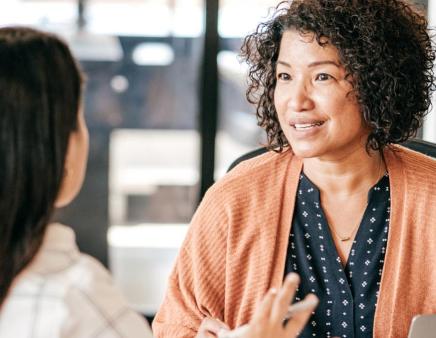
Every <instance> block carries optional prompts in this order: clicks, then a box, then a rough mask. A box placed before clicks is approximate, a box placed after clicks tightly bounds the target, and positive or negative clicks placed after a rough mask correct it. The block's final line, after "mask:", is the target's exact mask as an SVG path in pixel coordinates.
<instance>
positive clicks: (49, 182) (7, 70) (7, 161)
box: [0, 27, 82, 306]
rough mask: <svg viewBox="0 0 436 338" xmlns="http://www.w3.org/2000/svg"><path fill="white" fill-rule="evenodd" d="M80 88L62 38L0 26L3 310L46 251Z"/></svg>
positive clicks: (0, 279)
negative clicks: (28, 268) (17, 284)
mask: <svg viewBox="0 0 436 338" xmlns="http://www.w3.org/2000/svg"><path fill="white" fill-rule="evenodd" d="M81 91H82V75H81V71H80V68H79V67H78V65H77V63H76V62H75V60H74V58H73V57H72V55H71V52H70V50H69V48H68V46H67V45H66V44H65V43H64V42H62V41H61V40H60V39H59V38H58V37H56V36H55V35H53V34H49V33H44V32H41V31H37V30H34V29H30V28H24V27H7V28H1V29H0V154H1V156H0V177H1V180H2V182H1V184H0V220H1V221H0V222H1V223H0V306H1V305H2V304H3V303H4V300H5V298H6V296H7V293H8V290H9V288H10V286H11V284H12V281H13V279H14V278H15V277H16V276H17V275H18V273H20V272H21V271H22V270H23V268H25V267H26V266H27V265H28V264H29V262H30V261H31V260H32V258H33V257H34V256H35V254H36V252H37V251H38V249H39V247H40V246H41V243H42V239H43V236H44V232H45V229H46V227H47V224H48V222H49V220H50V217H51V215H52V212H53V210H54V203H55V200H56V197H57V195H58V192H59V189H60V186H61V182H62V178H63V174H64V161H65V155H66V152H67V146H68V140H69V136H70V134H71V132H72V131H74V130H76V128H77V118H78V111H79V108H80V101H81Z"/></svg>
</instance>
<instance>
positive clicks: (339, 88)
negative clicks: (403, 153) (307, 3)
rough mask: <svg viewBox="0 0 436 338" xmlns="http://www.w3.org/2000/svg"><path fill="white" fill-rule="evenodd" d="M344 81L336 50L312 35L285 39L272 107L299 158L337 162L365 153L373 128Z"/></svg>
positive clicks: (292, 32)
mask: <svg viewBox="0 0 436 338" xmlns="http://www.w3.org/2000/svg"><path fill="white" fill-rule="evenodd" d="M345 76H346V71H345V69H344V67H343V66H342V65H341V64H340V61H339V55H338V52H337V49H336V48H335V47H333V46H332V45H329V44H328V45H326V46H324V47H322V46H320V45H319V44H318V42H317V41H316V39H314V35H313V34H305V35H301V34H300V33H299V32H297V31H295V30H289V31H286V32H285V33H284V34H283V37H282V40H281V44H280V52H279V57H278V61H277V70H276V79H277V84H276V88H275V92H274V104H275V107H276V110H277V114H278V118H279V122H280V126H281V128H282V130H283V132H284V134H285V136H286V138H287V140H288V141H289V143H290V145H291V147H292V150H293V152H294V153H295V154H296V155H297V156H299V157H302V158H312V157H316V158H320V159H326V160H335V159H341V158H344V157H345V156H347V155H349V154H351V153H352V152H354V151H357V150H361V149H362V148H365V145H366V140H367V137H368V134H369V129H368V128H366V127H365V126H364V123H363V118H362V114H361V113H360V109H359V105H358V103H357V100H356V97H355V96H354V95H353V94H352V93H350V91H351V90H352V89H353V88H352V85H351V83H350V82H349V81H348V79H346V78H345Z"/></svg>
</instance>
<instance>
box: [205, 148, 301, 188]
mask: <svg viewBox="0 0 436 338" xmlns="http://www.w3.org/2000/svg"><path fill="white" fill-rule="evenodd" d="M293 158H294V156H293V153H292V152H291V151H290V150H289V149H286V150H284V151H283V152H280V153H277V152H274V151H267V152H265V153H263V154H261V155H258V156H255V157H253V158H250V159H247V160H244V161H242V162H240V163H239V164H238V165H236V166H235V167H234V168H233V169H231V170H230V171H229V172H228V173H227V174H226V175H224V177H222V178H221V179H219V180H218V181H217V182H216V183H215V184H214V185H213V186H212V187H211V189H210V191H211V192H212V193H219V194H224V195H228V194H229V193H231V194H233V193H236V194H237V193H243V194H246V193H249V192H255V191H256V190H257V189H256V188H259V187H262V186H273V185H274V183H275V182H280V181H281V180H283V178H284V176H285V174H286V168H287V167H288V165H289V163H290V162H291V161H292V159H293Z"/></svg>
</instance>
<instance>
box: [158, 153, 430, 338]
mask: <svg viewBox="0 0 436 338" xmlns="http://www.w3.org/2000/svg"><path fill="white" fill-rule="evenodd" d="M384 155H385V160H386V165H387V169H388V172H389V176H390V189H391V219H390V228H389V237H388V243H387V250H386V256H385V264H384V269H383V274H382V279H381V286H380V294H379V300H378V305H377V309H376V313H375V321H374V337H376V338H403V337H406V336H407V332H408V328H409V325H410V322H411V319H412V317H413V316H414V315H416V314H423V313H427V314H428V313H436V161H435V160H433V159H431V158H429V157H427V156H424V155H422V154H419V153H416V152H413V151H411V150H407V149H406V148H403V147H401V146H392V147H390V148H386V150H385V152H384ZM301 169H302V161H301V159H299V158H297V157H296V156H293V154H292V153H291V151H286V152H284V153H281V154H276V153H274V152H269V153H266V154H264V155H261V156H258V157H256V158H254V159H251V160H248V161H245V162H243V163H241V164H240V165H238V166H237V167H236V168H235V169H233V170H232V171H231V172H230V173H229V174H227V175H226V176H225V177H224V178H223V179H222V180H220V181H218V182H217V183H216V184H215V185H214V186H213V187H212V188H211V189H209V191H208V193H207V194H206V196H205V198H204V199H203V201H202V203H201V205H200V206H199V208H198V210H197V211H196V213H195V215H194V217H193V219H192V223H191V226H190V229H189V231H188V235H187V237H186V239H185V241H184V243H183V245H182V248H181V249H180V252H179V256H178V258H177V261H176V263H175V266H174V269H173V271H172V274H171V276H170V278H169V281H168V289H167V293H166V296H165V299H164V301H163V304H162V306H161V308H160V310H159V312H158V313H157V315H156V318H155V320H154V323H153V331H154V334H155V336H156V337H165V338H168V337H194V336H195V335H196V332H197V329H198V327H199V325H200V323H201V321H202V319H203V318H204V317H206V316H210V317H215V318H218V319H220V320H222V321H224V322H225V323H227V324H228V325H229V326H230V327H231V328H235V327H237V326H239V325H242V324H245V323H247V322H248V321H249V320H250V318H251V316H252V314H253V312H254V310H255V307H256V304H257V303H258V302H259V301H260V300H261V299H262V297H263V296H264V294H265V292H266V291H267V290H268V289H269V288H271V287H279V286H280V285H281V283H282V280H283V275H284V269H285V257H286V251H287V246H288V238H289V233H290V227H291V220H292V214H293V209H294V202H295V196H296V190H297V185H298V177H299V173H300V171H301Z"/></svg>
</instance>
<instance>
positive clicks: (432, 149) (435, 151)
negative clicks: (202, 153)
mask: <svg viewBox="0 0 436 338" xmlns="http://www.w3.org/2000/svg"><path fill="white" fill-rule="evenodd" d="M402 145H403V146H405V147H406V148H409V149H412V150H415V151H417V152H420V153H422V154H425V155H427V156H430V157H433V158H436V144H434V143H431V142H427V141H423V140H418V139H412V140H409V141H407V142H405V143H403V144H402ZM267 151H268V149H266V148H259V149H256V150H253V151H250V152H248V153H246V154H244V155H242V156H240V157H238V158H237V159H236V160H234V161H233V163H232V164H231V165H230V167H229V169H228V170H227V172H229V171H230V170H232V169H233V168H234V167H236V165H238V164H239V163H241V162H243V161H245V160H248V159H250V158H253V157H256V156H259V155H262V154H264V153H266V152H267Z"/></svg>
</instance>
